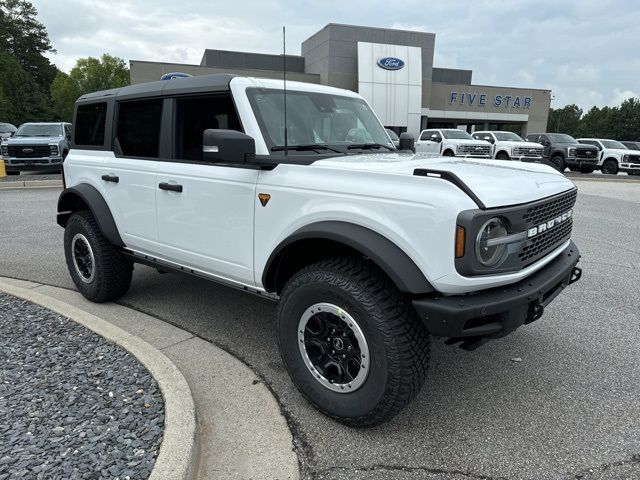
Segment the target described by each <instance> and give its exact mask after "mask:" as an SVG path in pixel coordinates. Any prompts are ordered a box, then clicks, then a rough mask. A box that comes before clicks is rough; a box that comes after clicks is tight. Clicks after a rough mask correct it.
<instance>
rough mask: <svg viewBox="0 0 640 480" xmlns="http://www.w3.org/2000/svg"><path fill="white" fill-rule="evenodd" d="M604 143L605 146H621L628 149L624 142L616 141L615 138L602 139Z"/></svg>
mask: <svg viewBox="0 0 640 480" xmlns="http://www.w3.org/2000/svg"><path fill="white" fill-rule="evenodd" d="M601 142H602V144H603V145H604V147H605V148H620V149H622V150H628V148H627V147H625V146H624V145H623V144H622V143H620V142H616V141H615V140H601Z"/></svg>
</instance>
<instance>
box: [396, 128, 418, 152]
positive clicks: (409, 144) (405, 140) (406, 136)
mask: <svg viewBox="0 0 640 480" xmlns="http://www.w3.org/2000/svg"><path fill="white" fill-rule="evenodd" d="M398 150H411V151H412V152H413V153H415V152H416V139H415V138H413V135H411V134H410V133H408V132H404V133H401V134H400V142H399V144H398Z"/></svg>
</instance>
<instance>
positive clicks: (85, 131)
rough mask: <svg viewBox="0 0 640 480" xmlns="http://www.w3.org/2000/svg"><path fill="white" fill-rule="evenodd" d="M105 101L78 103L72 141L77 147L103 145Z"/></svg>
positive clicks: (105, 115)
mask: <svg viewBox="0 0 640 480" xmlns="http://www.w3.org/2000/svg"><path fill="white" fill-rule="evenodd" d="M106 119H107V103H106V102H100V103H88V104H84V105H78V108H77V110H76V122H75V136H74V143H75V144H76V145H77V146H78V147H82V146H83V145H86V146H92V147H95V146H103V145H104V137H105V133H104V131H105V124H106Z"/></svg>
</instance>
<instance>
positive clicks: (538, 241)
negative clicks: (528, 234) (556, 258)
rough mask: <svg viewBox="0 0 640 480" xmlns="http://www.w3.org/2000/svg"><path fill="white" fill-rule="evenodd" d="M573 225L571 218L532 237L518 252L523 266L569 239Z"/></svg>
mask: <svg viewBox="0 0 640 480" xmlns="http://www.w3.org/2000/svg"><path fill="white" fill-rule="evenodd" d="M572 227H573V219H571V218H569V219H568V220H565V221H564V222H562V223H561V224H560V225H559V226H557V227H555V228H552V229H551V230H547V231H546V232H544V233H542V234H540V235H538V236H537V237H534V238H532V239H531V241H530V242H527V244H526V245H525V247H524V248H523V249H522V251H521V252H520V253H519V254H518V257H519V258H520V260H521V261H522V263H523V266H526V265H529V264H531V263H533V262H535V261H536V260H537V259H539V258H541V257H544V256H545V255H546V254H547V253H549V252H551V251H552V250H555V249H556V248H558V247H559V246H560V245H561V244H562V243H563V242H565V241H566V240H568V239H569V237H570V236H571V228H572Z"/></svg>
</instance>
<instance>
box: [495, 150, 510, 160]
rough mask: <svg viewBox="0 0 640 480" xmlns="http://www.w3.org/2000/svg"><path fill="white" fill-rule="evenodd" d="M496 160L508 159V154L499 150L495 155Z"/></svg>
mask: <svg viewBox="0 0 640 480" xmlns="http://www.w3.org/2000/svg"><path fill="white" fill-rule="evenodd" d="M496 160H510V157H509V154H507V152H500V153H498V155H496Z"/></svg>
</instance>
